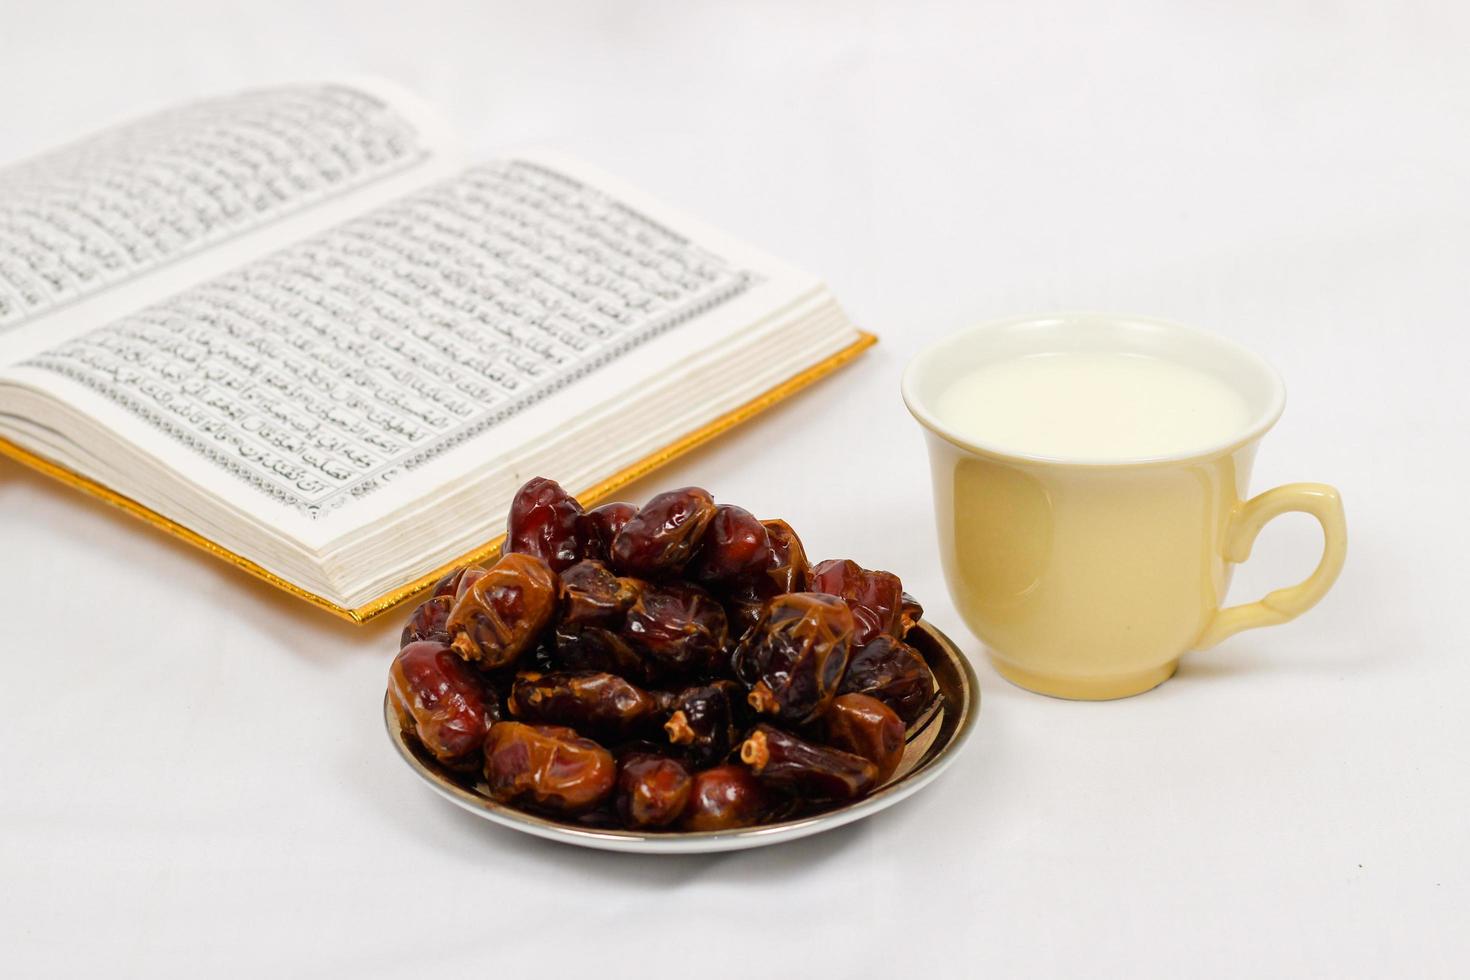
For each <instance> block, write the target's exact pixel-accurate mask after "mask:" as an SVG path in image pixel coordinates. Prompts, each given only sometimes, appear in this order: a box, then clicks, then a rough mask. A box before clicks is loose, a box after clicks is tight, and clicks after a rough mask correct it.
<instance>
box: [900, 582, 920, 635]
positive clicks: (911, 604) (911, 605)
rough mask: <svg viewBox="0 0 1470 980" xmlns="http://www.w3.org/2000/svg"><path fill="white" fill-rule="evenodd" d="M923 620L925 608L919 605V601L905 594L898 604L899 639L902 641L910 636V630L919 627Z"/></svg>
mask: <svg viewBox="0 0 1470 980" xmlns="http://www.w3.org/2000/svg"><path fill="white" fill-rule="evenodd" d="M923 618H924V607H923V606H921V605H920V604H919V600H918V599H915V598H914V597H913V596H911V595H909V594H908V593H907V592H905V593H904V594H903V598H902V600H901V601H900V602H899V604H898V638H899V639H900V640H901V639H903V638H904V637H905V636H908V635H909V630H911V629H913V628H914V627H915V626H917V625H918V624H919V620H921V619H923Z"/></svg>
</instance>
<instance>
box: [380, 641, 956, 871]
mask: <svg viewBox="0 0 1470 980" xmlns="http://www.w3.org/2000/svg"><path fill="white" fill-rule="evenodd" d="M905 639H906V642H908V643H909V644H910V645H911V646H913V648H914V649H915V650H917V651H918V652H919V653H920V655H922V656H923V658H924V660H925V661H927V662H928V664H929V669H930V670H932V671H933V672H934V680H935V682H936V685H937V686H938V693H937V694H936V695H935V698H934V700H933V701H932V702H931V703H930V704H929V707H928V708H926V709H925V711H924V714H923V715H921V716H920V717H919V719H918V720H917V721H916V722H915V723H914V724H913V725H912V726H910V728H909V732H908V736H907V738H908V745H907V747H906V748H905V749H904V754H903V761H902V762H900V763H899V765H898V768H897V769H896V770H895V771H894V773H893V775H892V776H891V777H889V779H888V781H887V782H886V783H884V784H883V785H882V786H880V787H878V788H877V789H876V790H874V791H873V792H872V793H869V794H868V795H867V796H865V797H863V798H862V799H860V800H855V801H853V802H852V803H846V804H842V805H839V806H835V807H833V808H832V809H829V810H824V811H822V812H820V813H814V814H807V815H804V816H801V817H796V818H794V819H791V820H784V821H781V822H778V823H766V824H759V825H757V826H754V827H745V828H741V829H739V830H717V831H687V832H686V831H654V832H650V831H639V830H609V829H603V828H594V827H584V826H580V825H578V824H575V823H567V822H563V821H559V820H555V819H553V818H550V817H545V816H541V815H539V814H535V813H527V812H526V811H524V810H518V809H516V808H514V807H510V806H507V805H505V804H503V803H498V802H496V801H495V800H493V799H491V798H490V797H489V796H488V795H486V794H485V792H484V789H485V784H484V783H483V782H475V781H474V777H466V776H465V775H463V774H459V773H455V772H453V771H451V770H449V769H446V768H444V767H443V766H441V765H440V764H439V763H438V762H437V761H436V760H435V759H434V757H433V756H431V755H430V754H429V753H427V752H425V751H424V750H423V748H422V747H421V746H420V745H419V744H418V740H417V739H415V738H414V737H413V736H412V735H409V734H405V733H404V732H403V731H402V729H401V728H400V727H399V724H398V718H397V716H396V715H395V714H394V711H393V706H392V704H391V703H390V702H389V701H388V698H387V696H386V695H385V696H384V698H383V721H384V723H385V724H386V725H387V727H388V738H389V740H390V741H392V743H393V746H394V748H396V749H397V750H398V754H399V755H400V756H402V757H403V761H404V762H406V763H408V767H409V768H410V769H412V770H413V771H414V772H415V773H417V774H418V776H419V778H420V779H422V780H423V781H424V782H426V783H428V784H429V787H430V788H431V789H433V790H434V792H436V793H438V794H439V795H440V796H442V797H444V798H445V799H447V800H449V801H450V802H451V803H455V804H457V805H459V806H461V807H464V808H465V809H466V810H468V811H470V812H471V813H473V814H475V815H477V816H480V817H484V818H485V819H486V820H490V821H493V822H495V823H498V824H500V825H501V826H504V827H510V828H511V829H513V830H519V831H522V832H524V833H528V834H534V835H536V836H537V837H545V838H547V839H548V840H556V841H562V842H563V843H567V844H578V845H580V846H582V847H596V848H600V849H602V850H609V851H636V852H642V853H646V854H701V853H707V852H712V851H734V850H740V849H742V848H747V847H761V846H763V845H766V844H776V843H780V842H781V841H787V840H795V839H796V838H798V837H806V836H809V835H811V834H816V833H820V832H822V831H824V830H831V829H832V828H834V827H841V826H842V825H843V824H847V823H852V822H853V821H854V820H860V819H862V818H863V817H866V816H868V815H870V814H873V813H877V812H878V811H879V810H882V809H885V808H887V807H890V806H892V805H893V804H895V803H897V802H898V801H899V800H902V799H904V798H906V797H908V796H911V795H912V794H914V793H916V792H918V791H919V790H920V789H922V788H923V787H924V786H926V785H928V784H929V783H930V782H931V781H932V780H933V779H934V777H936V776H938V775H939V773H940V772H941V771H943V769H944V768H945V767H946V766H948V765H949V764H950V763H951V762H952V761H954V757H955V753H956V752H958V750H959V748H960V746H961V745H963V744H964V741H965V739H966V738H967V737H969V734H970V731H971V729H973V728H974V727H975V718H976V716H977V715H978V714H979V712H980V684H979V682H978V681H977V680H976V678H975V671H974V668H972V667H971V666H970V662H969V661H968V660H966V659H965V655H964V654H963V653H961V652H960V650H959V648H958V647H956V646H955V644H954V642H953V641H952V640H950V638H949V637H947V636H945V635H944V634H943V633H941V632H940V631H939V630H937V629H935V628H934V627H933V626H930V625H929V624H928V623H925V622H920V623H919V624H918V626H916V627H915V628H914V629H912V630H910V631H909V634H908V636H907V637H906V638H905Z"/></svg>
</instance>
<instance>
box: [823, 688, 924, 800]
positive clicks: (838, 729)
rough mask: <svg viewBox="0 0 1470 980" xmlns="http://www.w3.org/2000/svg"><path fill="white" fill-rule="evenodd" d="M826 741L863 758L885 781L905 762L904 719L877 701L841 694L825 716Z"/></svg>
mask: <svg viewBox="0 0 1470 980" xmlns="http://www.w3.org/2000/svg"><path fill="white" fill-rule="evenodd" d="M822 731H823V733H824V736H825V737H824V738H823V741H824V742H826V744H828V745H830V746H832V747H833V748H835V749H841V750H843V751H844V752H851V753H852V754H853V755H860V756H862V757H863V758H864V759H867V760H868V761H869V762H871V763H873V764H874V765H875V766H877V767H878V782H880V783H881V782H883V781H884V780H885V779H887V778H888V777H889V776H891V775H893V771H894V770H895V769H897V768H898V764H899V762H901V761H902V760H903V749H904V738H903V736H904V725H903V719H902V718H899V717H898V715H897V714H895V713H894V711H893V709H892V708H890V707H888V705H886V704H884V703H883V702H882V701H879V700H878V699H877V698H871V697H868V695H866V694H839V695H838V696H837V697H836V698H834V699H833V701H832V707H830V708H828V709H827V713H826V714H825V715H823V716H822Z"/></svg>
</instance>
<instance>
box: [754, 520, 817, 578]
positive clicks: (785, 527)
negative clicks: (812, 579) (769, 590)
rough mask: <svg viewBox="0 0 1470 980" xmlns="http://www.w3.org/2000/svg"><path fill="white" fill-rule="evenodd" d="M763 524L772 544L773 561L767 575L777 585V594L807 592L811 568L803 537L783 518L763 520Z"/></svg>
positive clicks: (768, 567)
mask: <svg viewBox="0 0 1470 980" xmlns="http://www.w3.org/2000/svg"><path fill="white" fill-rule="evenodd" d="M761 525H762V526H763V527H765V529H766V538H767V540H768V541H769V542H770V545H771V561H770V564H769V565H767V567H766V577H767V578H768V579H770V581H771V584H772V585H773V586H775V589H776V592H775V594H778V595H779V594H780V593H782V592H805V591H806V590H807V576H808V574H809V572H810V569H809V567H808V566H807V560H806V549H805V548H804V547H802V544H801V538H798V537H797V536H796V531H794V530H792V527H791V525H790V524H787V523H786V522H785V521H783V520H769V521H761Z"/></svg>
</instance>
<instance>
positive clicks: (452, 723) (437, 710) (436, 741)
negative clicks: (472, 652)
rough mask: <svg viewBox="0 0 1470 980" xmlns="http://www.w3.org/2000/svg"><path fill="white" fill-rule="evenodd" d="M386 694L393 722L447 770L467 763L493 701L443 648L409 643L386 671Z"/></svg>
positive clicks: (493, 716) (494, 711)
mask: <svg viewBox="0 0 1470 980" xmlns="http://www.w3.org/2000/svg"><path fill="white" fill-rule="evenodd" d="M388 696H389V700H390V701H391V702H392V704H393V710H394V713H395V714H397V716H398V723H399V725H400V726H401V727H402V728H403V729H404V730H405V731H411V732H413V733H414V735H415V736H416V737H417V738H418V740H419V743H420V744H421V745H423V747H424V748H426V749H428V750H429V752H430V753H432V754H433V756H434V758H436V759H438V760H439V761H440V762H443V763H445V764H447V765H450V766H461V765H464V764H466V763H469V764H473V762H474V760H475V758H476V757H477V756H478V755H479V752H480V746H481V744H482V743H483V742H484V741H485V732H486V730H487V729H488V728H489V726H490V725H491V724H492V723H493V722H495V721H497V720H498V718H499V703H498V701H496V700H495V698H494V695H493V693H491V692H487V691H485V690H484V689H483V688H482V686H481V684H480V682H479V679H478V678H476V677H475V675H474V673H473V672H472V671H471V670H470V669H469V668H468V667H467V666H465V663H464V661H462V660H460V659H459V657H457V656H455V654H454V651H453V650H451V649H450V648H449V647H448V646H447V645H446V644H443V643H438V642H435V641H433V640H422V641H419V642H417V643H410V644H408V645H407V646H405V647H404V648H403V649H402V650H400V651H399V653H398V656H397V657H395V658H393V664H392V666H391V667H390V668H389V670H388Z"/></svg>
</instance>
